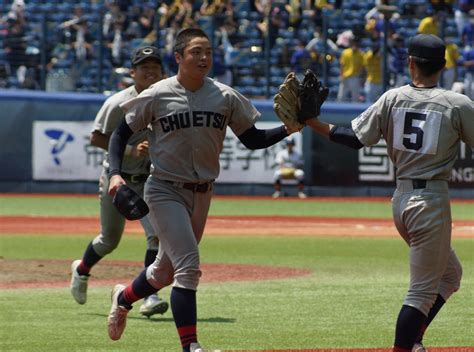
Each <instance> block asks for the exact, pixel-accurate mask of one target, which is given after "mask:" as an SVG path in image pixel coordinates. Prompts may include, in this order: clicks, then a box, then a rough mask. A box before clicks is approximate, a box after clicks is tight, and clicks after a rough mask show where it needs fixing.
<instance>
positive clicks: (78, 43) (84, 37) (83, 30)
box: [71, 17, 94, 64]
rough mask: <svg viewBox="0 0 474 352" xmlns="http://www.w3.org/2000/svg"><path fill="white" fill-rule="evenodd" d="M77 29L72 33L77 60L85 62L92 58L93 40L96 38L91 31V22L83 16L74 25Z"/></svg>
mask: <svg viewBox="0 0 474 352" xmlns="http://www.w3.org/2000/svg"><path fill="white" fill-rule="evenodd" d="M73 27H74V29H75V31H74V32H73V34H72V38H71V39H72V46H73V48H74V51H75V57H76V62H78V63H81V64H82V63H84V62H85V61H86V60H89V59H91V58H92V42H93V40H94V38H93V37H92V35H91V33H90V32H89V24H88V22H87V20H86V19H85V18H84V17H82V18H80V19H79V21H78V22H77V24H75V25H73Z"/></svg>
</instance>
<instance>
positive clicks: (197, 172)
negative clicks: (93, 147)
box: [108, 28, 295, 352]
mask: <svg viewBox="0 0 474 352" xmlns="http://www.w3.org/2000/svg"><path fill="white" fill-rule="evenodd" d="M174 52H175V59H176V62H177V64H178V73H177V75H176V76H173V77H171V78H168V79H164V80H162V81H160V82H158V83H156V84H155V85H153V86H152V87H150V89H147V90H145V91H144V92H142V93H141V94H140V95H139V96H138V97H136V98H134V99H132V100H130V101H128V102H127V103H124V104H122V106H123V108H124V110H126V117H125V121H124V122H123V123H122V124H121V125H120V126H119V127H118V128H117V129H116V130H115V131H114V133H113V134H112V137H111V140H110V144H109V154H110V155H109V158H110V186H109V192H110V194H112V195H113V194H114V193H115V192H116V190H117V189H118V187H120V185H122V184H124V183H126V180H125V179H124V178H123V177H122V176H120V173H121V166H120V160H121V159H122V155H123V153H124V150H125V144H126V141H127V139H128V138H129V136H131V135H132V133H133V132H136V131H141V130H144V129H146V128H148V130H149V141H150V158H151V162H152V172H151V177H150V178H148V180H147V182H146V184H145V200H146V202H147V204H148V206H149V208H150V215H149V219H150V222H151V224H152V226H153V228H154V229H155V232H156V233H158V236H159V238H160V248H159V252H158V256H157V258H156V260H155V262H154V263H153V264H152V265H150V266H149V267H148V268H147V269H146V270H144V271H143V272H142V273H141V274H140V275H139V276H138V277H137V278H136V279H135V280H134V281H133V282H132V283H131V284H130V285H128V286H124V285H116V286H115V287H114V289H113V290H112V308H111V310H110V314H109V317H108V334H109V337H110V338H111V339H112V340H118V339H120V337H121V335H122V333H123V331H124V329H125V323H126V318H127V314H128V311H129V310H130V309H131V308H132V303H134V302H135V301H137V300H139V299H140V298H142V297H145V296H148V295H150V294H152V293H155V292H156V291H158V290H160V289H161V288H163V287H165V286H167V285H170V284H172V289H171V298H170V304H171V310H172V312H173V318H174V321H175V325H176V328H177V330H178V335H179V337H180V340H181V346H182V349H183V351H185V352H189V351H195V352H201V351H203V350H202V348H201V347H200V345H199V344H198V339H197V333H196V320H197V314H196V290H197V287H198V283H199V277H200V276H201V270H200V267H199V263H200V259H199V248H198V244H199V242H200V240H201V237H202V235H203V232H204V226H205V224H206V219H207V215H208V210H209V206H210V202H211V196H212V187H213V182H214V180H215V179H216V178H217V176H218V174H219V168H220V167H219V154H220V152H221V150H222V147H223V141H224V137H225V134H226V128H227V126H229V127H230V128H231V129H232V130H233V132H234V133H235V134H236V135H237V136H238V138H239V139H240V141H241V142H242V143H243V144H244V145H245V146H246V147H247V148H250V149H257V148H266V147H269V146H271V145H273V144H275V143H277V142H279V141H281V140H282V139H283V138H285V137H286V136H287V135H288V134H289V133H291V132H295V131H292V130H291V129H287V128H286V127H285V126H281V127H277V128H274V129H269V130H259V129H257V128H256V127H255V126H254V123H255V121H256V120H257V119H258V118H259V116H260V113H259V112H258V111H257V110H256V109H255V107H254V106H253V105H252V104H251V102H250V101H249V100H248V99H247V98H245V97H244V96H242V95H241V94H240V93H238V92H237V91H235V90H234V89H232V88H230V87H228V86H226V85H224V84H222V83H219V82H217V81H214V80H212V79H210V78H208V77H206V76H207V74H208V73H209V70H210V69H211V65H212V46H211V43H210V41H209V38H208V37H207V35H206V34H205V33H204V32H203V31H202V30H201V29H196V28H188V29H184V30H182V31H181V32H179V33H178V35H177V37H176V41H175V47H174Z"/></svg>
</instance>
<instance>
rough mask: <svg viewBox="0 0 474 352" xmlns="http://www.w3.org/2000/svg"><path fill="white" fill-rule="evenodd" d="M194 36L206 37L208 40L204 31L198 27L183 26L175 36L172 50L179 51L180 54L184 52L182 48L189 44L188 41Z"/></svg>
mask: <svg viewBox="0 0 474 352" xmlns="http://www.w3.org/2000/svg"><path fill="white" fill-rule="evenodd" d="M194 38H206V39H207V40H209V37H208V36H207V34H206V32H204V31H203V30H202V29H200V28H185V29H183V30H181V31H179V33H178V35H177V36H176V40H175V43H174V48H173V50H174V52H175V53H179V54H181V55H183V54H184V48H185V47H186V46H187V45H188V44H189V42H190V41H191V40H192V39H194Z"/></svg>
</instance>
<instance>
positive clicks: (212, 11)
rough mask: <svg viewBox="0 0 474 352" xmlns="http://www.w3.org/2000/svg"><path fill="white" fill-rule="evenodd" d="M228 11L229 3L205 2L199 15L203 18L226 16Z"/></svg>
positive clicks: (208, 0)
mask: <svg viewBox="0 0 474 352" xmlns="http://www.w3.org/2000/svg"><path fill="white" fill-rule="evenodd" d="M226 10H227V3H226V1H224V0H204V1H203V2H202V5H201V8H200V10H199V13H200V14H201V16H215V15H217V16H218V15H219V14H222V15H223V14H225V12H226Z"/></svg>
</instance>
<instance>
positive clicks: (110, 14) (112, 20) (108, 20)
mask: <svg viewBox="0 0 474 352" xmlns="http://www.w3.org/2000/svg"><path fill="white" fill-rule="evenodd" d="M105 6H106V7H107V8H108V10H107V12H106V13H105V15H104V24H103V27H102V34H103V35H104V36H106V37H108V36H110V35H113V32H114V24H116V23H117V22H119V21H120V22H122V27H125V20H126V17H125V15H124V14H123V13H122V11H121V10H120V5H119V3H118V2H117V1H106V2H105ZM79 9H80V7H79ZM81 11H82V10H81ZM122 29H123V28H122Z"/></svg>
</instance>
